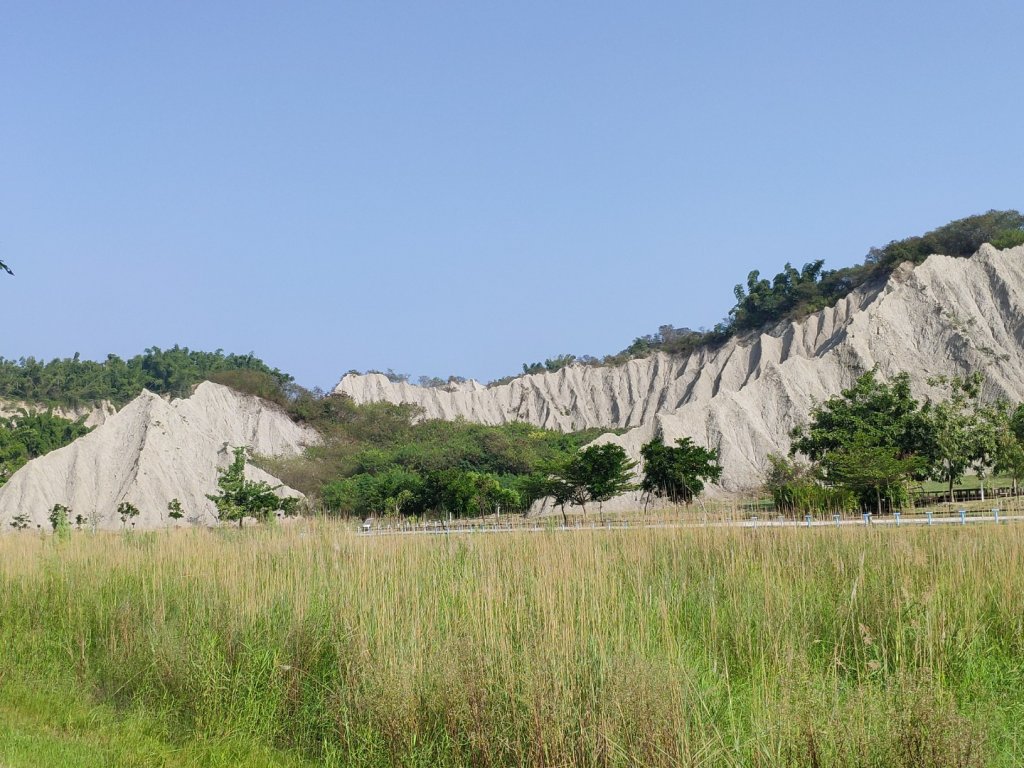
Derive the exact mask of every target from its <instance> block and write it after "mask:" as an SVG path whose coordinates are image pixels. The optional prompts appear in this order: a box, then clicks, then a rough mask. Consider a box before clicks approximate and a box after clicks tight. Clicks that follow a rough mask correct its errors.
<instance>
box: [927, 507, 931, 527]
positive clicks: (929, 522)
mask: <svg viewBox="0 0 1024 768" xmlns="http://www.w3.org/2000/svg"><path fill="white" fill-rule="evenodd" d="M931 524H932V511H931V510H930V509H929V510H928V525H931Z"/></svg>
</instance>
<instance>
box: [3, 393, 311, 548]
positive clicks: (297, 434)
mask: <svg viewBox="0 0 1024 768" xmlns="http://www.w3.org/2000/svg"><path fill="white" fill-rule="evenodd" d="M318 440H319V436H318V435H317V433H316V432H314V431H312V430H310V429H307V428H304V427H300V426H298V425H296V424H295V423H294V422H292V421H291V419H289V418H288V416H287V415H286V414H285V413H283V412H282V411H280V410H279V409H277V408H276V407H274V406H272V405H269V404H267V403H266V402H264V401H262V400H260V399H258V398H255V397H251V396H248V395H242V394H239V393H237V392H235V391H233V390H231V389H228V388H227V387H223V386H219V385H217V384H211V383H209V382H205V383H203V384H200V385H199V386H198V387H197V388H196V391H195V392H194V393H193V395H192V396H191V397H189V398H185V399H181V400H174V401H171V402H168V401H166V400H164V399H162V398H160V397H159V396H157V395H154V394H152V393H151V392H143V393H142V394H141V395H140V396H139V397H138V398H136V399H135V400H133V401H132V402H131V403H129V404H128V405H126V406H125V407H124V408H122V409H121V410H120V411H118V412H117V413H115V414H113V415H109V416H108V417H107V418H106V420H105V421H104V423H103V424H101V425H100V426H98V427H97V428H96V429H95V430H93V431H92V432H90V433H89V434H88V435H85V436H84V437H81V438H79V439H78V440H76V441H75V442H73V443H71V444H70V445H67V446H65V447H64V448H61V449H59V450H57V451H54V452H52V453H49V454H47V455H46V456H42V457H40V458H38V459H34V460H33V461H31V462H29V463H28V464H26V465H25V466H24V467H22V468H21V469H19V470H18V471H17V472H15V473H14V475H13V476H12V477H11V479H10V480H9V481H8V482H7V484H6V485H4V486H3V487H0V531H9V530H11V527H10V522H11V519H12V518H13V517H14V516H15V515H18V514H21V513H24V514H26V515H28V516H29V518H30V520H31V523H32V527H35V526H36V525H39V526H41V527H42V528H43V529H48V528H49V523H48V514H49V511H50V510H51V509H52V508H53V505H54V504H58V503H59V504H64V505H66V506H68V507H70V508H71V510H72V517H74V515H76V514H81V515H85V516H86V517H88V518H89V520H90V524H95V525H96V526H97V527H98V528H108V529H112V528H120V527H121V521H120V519H119V518H118V516H117V506H118V504H120V503H121V502H122V501H128V502H131V503H132V504H134V505H135V506H136V507H138V508H139V510H140V512H141V514H140V516H139V518H138V519H137V521H136V527H137V528H154V527H159V526H162V525H164V524H165V522H166V512H167V503H168V502H169V501H170V500H171V499H174V498H177V499H178V500H179V501H180V502H181V504H182V507H183V510H184V512H185V515H186V519H185V520H183V521H182V523H181V524H186V523H187V522H188V521H189V519H190V518H191V521H192V522H199V523H205V524H210V523H213V522H214V521H215V519H216V518H215V514H214V511H215V508H214V505H213V502H211V501H210V500H209V499H207V498H206V494H207V493H213V492H215V491H216V490H217V488H216V483H217V469H218V467H223V466H226V465H227V464H228V463H229V462H230V460H231V459H232V455H231V449H232V448H234V447H237V446H248V447H249V448H251V449H252V450H253V451H255V452H256V453H260V454H266V455H290V454H296V453H299V452H300V451H301V450H302V448H303V447H304V446H305V445H308V444H312V443H315V442H316V441H318ZM246 472H247V474H249V476H250V477H252V478H254V479H260V480H266V481H267V482H269V483H271V484H272V485H278V484H279V482H278V481H277V480H276V479H275V478H273V477H271V476H270V475H268V474H267V473H265V472H262V471H261V470H259V469H257V468H255V467H247V468H246ZM279 493H281V494H282V495H285V494H287V495H297V492H295V491H292V490H290V489H281V490H280V491H279Z"/></svg>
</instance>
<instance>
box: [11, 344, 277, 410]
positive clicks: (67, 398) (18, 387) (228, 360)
mask: <svg viewBox="0 0 1024 768" xmlns="http://www.w3.org/2000/svg"><path fill="white" fill-rule="evenodd" d="M232 371H253V372H257V373H261V374H264V375H265V376H267V377H268V379H269V380H270V381H273V382H274V384H275V388H276V389H277V390H283V389H285V388H286V387H288V386H289V385H290V384H291V383H292V377H291V376H289V375H288V374H286V373H282V372H281V371H279V370H278V369H276V368H271V367H270V366H268V365H267V364H266V363H264V362H263V361H262V360H260V359H259V358H258V357H256V356H255V355H253V354H252V353H249V354H247V355H237V354H225V353H224V351H223V350H219V349H218V350H217V351H215V352H200V351H198V350H191V349H189V348H188V347H179V346H177V345H175V346H174V347H172V348H171V349H166V350H165V349H160V348H159V347H150V348H149V349H147V350H146V351H145V352H143V353H142V354H141V355H135V356H134V357H131V358H129V359H127V360H124V359H122V358H120V357H118V356H117V355H107V359H106V360H104V361H102V362H96V361H93V360H83V359H81V357H80V356H79V355H78V354H76V355H75V356H74V357H68V358H62V359H54V360H50V361H49V362H44V361H42V360H37V359H36V358H34V357H26V358H21V359H20V360H6V359H4V358H2V357H0V399H4V400H20V401H23V402H27V403H38V404H46V405H63V406H70V407H78V406H81V405H91V404H96V403H99V402H101V401H103V400H107V401H109V402H111V403H113V404H114V405H116V406H121V405H124V404H125V403H127V402H128V401H129V400H132V399H133V398H135V397H137V396H138V394H139V393H140V392H142V390H143V389H148V390H149V391H150V392H154V393H155V394H158V395H171V396H174V397H184V396H185V395H187V394H188V393H189V392H190V391H191V389H192V387H194V386H195V385H196V384H198V383H199V382H201V381H203V380H206V379H211V380H215V379H216V377H217V375H218V374H223V373H227V372H232Z"/></svg>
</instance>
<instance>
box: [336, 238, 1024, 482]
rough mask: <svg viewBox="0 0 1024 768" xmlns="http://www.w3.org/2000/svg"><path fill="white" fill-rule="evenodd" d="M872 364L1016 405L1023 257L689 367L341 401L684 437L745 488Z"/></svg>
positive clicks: (971, 267) (388, 385) (919, 273)
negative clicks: (979, 385) (955, 383)
mask: <svg viewBox="0 0 1024 768" xmlns="http://www.w3.org/2000/svg"><path fill="white" fill-rule="evenodd" d="M876 365H877V366H878V368H879V371H880V373H881V375H882V376H883V377H890V376H893V375H895V374H896V373H898V372H900V371H907V372H909V373H910V374H911V377H912V381H913V383H914V386H915V389H916V391H917V392H918V394H928V393H929V388H928V387H927V384H926V380H927V379H928V378H929V377H931V376H934V375H937V374H947V375H954V374H967V373H969V372H971V371H975V370H980V371H983V372H984V373H985V375H986V376H987V378H988V387H989V389H988V392H987V394H988V396H990V397H997V396H1004V397H1007V398H1010V399H1011V400H1015V401H1020V400H1024V247H1018V248H1013V249H1008V250H1004V251H997V250H995V249H994V248H992V247H991V246H988V245H986V246H983V247H982V248H981V250H980V251H979V252H978V253H977V254H975V255H974V256H973V257H971V258H969V259H961V258H952V257H948V256H938V255H935V256H930V257H929V258H928V259H927V260H926V261H925V262H924V263H923V264H920V265H919V266H917V267H911V266H910V265H909V264H905V265H903V266H902V267H900V268H899V269H897V270H896V271H895V272H894V273H893V274H892V275H891V276H890V277H889V278H888V280H887V281H885V282H884V283H882V284H876V285H873V286H869V287H865V288H862V289H860V290H858V291H855V292H854V293H852V294H850V295H849V296H847V297H846V298H845V299H843V300H842V301H840V302H839V303H838V304H837V305H836V306H834V307H830V308H828V309H825V310H822V311H820V312H816V313H814V314H813V315H810V316H809V317H807V318H804V319H803V320H800V321H797V322H792V323H788V324H784V325H780V326H779V327H777V328H775V329H773V330H772V331H770V332H765V333H760V334H754V335H746V336H742V337H737V338H734V339H731V340H729V341H728V342H726V343H725V344H723V345H721V346H719V347H717V348H706V349H701V350H698V351H696V352H694V353H693V354H691V355H689V356H687V357H670V356H668V355H664V354H655V355H652V356H650V357H647V358H644V359H639V360H632V361H630V362H628V363H626V364H624V365H619V366H613V367H586V366H582V365H577V366H571V367H568V368H564V369H562V370H560V371H558V372H556V373H544V374H534V375H529V376H522V377H519V378H517V379H515V380H513V381H511V382H510V383H508V384H504V385H501V386H495V387H490V388H488V387H484V386H482V385H480V384H479V383H477V382H472V381H471V382H467V383H465V384H462V385H457V386H452V387H447V388H422V387H417V386H413V385H410V384H407V383H393V382H391V381H389V380H388V379H387V378H386V377H385V376H383V375H380V374H367V375H355V374H350V375H347V376H345V377H344V378H342V379H341V381H340V382H339V383H338V385H337V387H336V388H335V392H337V393H343V394H346V395H349V396H351V397H352V398H353V399H354V400H355V401H356V402H360V403H364V402H371V401H379V400H385V401H389V402H394V403H399V402H408V403H414V404H416V405H419V406H421V407H422V408H423V410H424V416H425V417H426V418H442V419H454V418H457V417H463V418H465V419H467V420H470V421H476V422H481V423H484V424H502V423H506V422H511V421H526V422H530V423H533V424H537V425H540V426H544V427H549V428H553V429H560V430H578V429H583V428H589V427H608V428H630V431H629V432H627V433H626V434H624V435H621V436H615V435H606V436H604V437H602V438H600V440H601V441H614V442H617V443H619V444H621V445H623V446H624V447H625V448H626V449H627V450H628V451H629V452H630V454H631V455H633V456H638V455H639V448H640V446H641V445H642V444H643V443H644V442H645V441H647V440H648V439H650V437H651V436H652V435H653V434H654V433H655V431H656V430H657V429H661V431H662V432H663V434H664V436H665V437H666V438H667V439H668V440H674V439H675V438H677V437H682V436H688V437H691V438H693V439H694V440H696V441H697V442H698V443H700V444H702V445H705V446H708V447H711V448H716V449H718V451H719V453H720V456H721V461H722V464H723V466H724V468H725V473H724V475H723V478H722V488H724V489H725V490H729V491H739V490H745V489H748V488H751V487H754V486H757V485H758V484H759V483H760V481H761V478H762V477H763V473H764V470H765V469H766V464H767V462H766V456H767V455H768V454H769V453H785V452H786V451H788V450H789V432H790V430H791V429H792V427H794V426H795V425H796V424H798V423H801V422H803V421H804V420H806V418H807V414H808V412H809V410H810V409H811V407H812V405H813V404H814V403H815V402H816V401H822V400H825V399H827V398H828V397H830V396H831V395H834V394H836V393H838V392H839V391H840V390H841V389H843V388H845V387H848V386H850V385H851V384H852V383H853V381H854V379H855V378H856V377H857V376H859V375H860V374H861V373H863V372H864V371H866V370H868V369H870V368H872V367H873V366H876Z"/></svg>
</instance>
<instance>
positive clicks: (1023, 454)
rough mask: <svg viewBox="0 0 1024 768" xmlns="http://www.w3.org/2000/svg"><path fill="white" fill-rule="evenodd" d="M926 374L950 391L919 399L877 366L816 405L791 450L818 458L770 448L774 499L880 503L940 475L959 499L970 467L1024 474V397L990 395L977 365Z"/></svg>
mask: <svg viewBox="0 0 1024 768" xmlns="http://www.w3.org/2000/svg"><path fill="white" fill-rule="evenodd" d="M929 383H930V384H931V385H932V386H938V387H942V388H943V389H944V390H945V394H944V397H942V398H941V399H938V400H935V401H932V400H930V399H928V400H925V401H924V402H923V403H921V402H918V401H917V400H916V399H915V398H914V397H912V395H911V393H910V377H909V376H908V375H907V374H906V373H902V374H900V375H898V376H896V377H894V379H893V380H892V381H891V382H888V383H887V382H884V381H881V380H879V378H878V376H877V374H876V372H875V371H874V370H872V371H868V372H867V373H865V374H863V375H862V376H861V377H860V378H859V379H858V380H857V381H856V383H855V384H854V386H852V387H850V388H849V389H846V390H843V392H842V393H841V394H839V395H837V396H835V397H832V398H830V399H829V400H827V401H826V402H824V403H821V404H819V405H818V406H816V407H815V408H814V409H813V410H812V411H811V414H810V420H809V423H808V424H806V425H801V426H798V427H797V428H795V429H794V430H793V433H792V438H793V443H792V451H791V453H792V454H794V455H796V454H801V455H803V456H805V457H807V458H808V459H809V460H810V461H811V464H810V465H800V464H797V463H795V462H791V461H787V460H786V459H782V458H780V457H771V464H772V466H771V469H770V471H769V473H768V477H767V482H766V485H767V487H768V489H769V490H770V491H771V493H772V495H773V497H774V499H775V503H776V506H777V507H779V508H780V509H784V510H788V511H798V510H802V511H810V510H811V509H816V510H821V511H826V510H828V509H834V507H835V506H837V505H842V504H843V503H846V502H847V501H849V500H854V499H855V500H856V502H857V503H858V504H859V506H860V507H861V508H862V509H864V510H874V511H877V512H882V511H885V510H891V509H897V508H900V507H902V506H904V505H905V504H906V503H907V501H908V497H907V484H908V482H910V481H922V480H935V481H941V482H943V483H944V484H945V485H946V489H947V491H948V493H949V499H950V501H952V500H953V487H954V486H955V485H956V484H957V483H959V482H960V481H961V480H962V479H963V477H964V475H965V474H967V473H968V472H973V473H975V474H976V475H977V476H979V477H980V478H982V479H984V477H985V475H986V474H988V473H991V472H994V471H999V472H1003V473H1006V474H1008V475H1010V476H1012V477H1013V478H1014V479H1015V480H1017V479H1019V478H1020V477H1022V476H1024V406H1019V407H1017V408H1016V409H1014V408H1011V406H1010V404H1009V403H1007V402H1005V401H1000V400H997V401H995V402H987V401H986V400H985V399H984V397H983V386H984V379H983V377H982V375H981V374H980V373H975V374H973V375H971V376H968V377H965V378H959V377H953V378H946V377H939V378H935V379H932V380H931V381H930V382H929ZM826 489H831V490H826Z"/></svg>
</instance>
